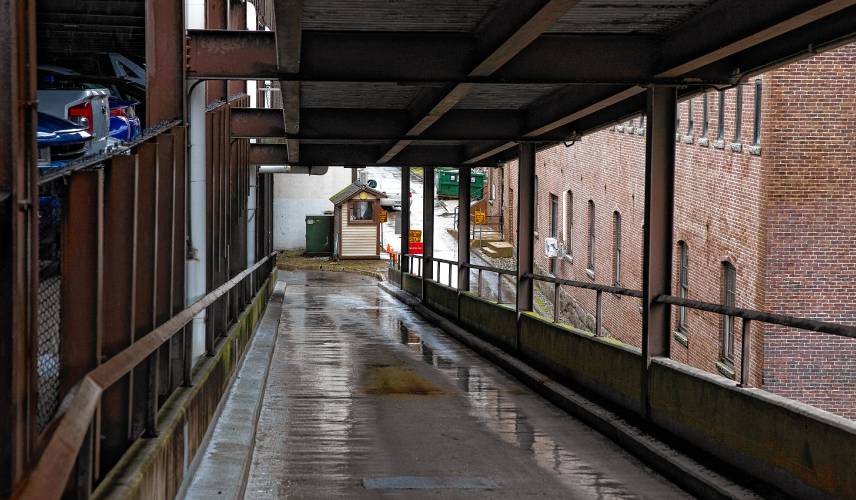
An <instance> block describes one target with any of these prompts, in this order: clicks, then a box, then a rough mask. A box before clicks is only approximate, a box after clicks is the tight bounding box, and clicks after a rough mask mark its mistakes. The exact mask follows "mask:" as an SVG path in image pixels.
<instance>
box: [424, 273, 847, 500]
mask: <svg viewBox="0 0 856 500" xmlns="http://www.w3.org/2000/svg"><path fill="white" fill-rule="evenodd" d="M416 281H417V282H418V280H416ZM418 290H419V288H417V291H418ZM427 290H428V292H427V294H428V296H429V300H428V303H429V305H431V307H432V308H433V309H435V310H437V311H438V312H440V313H442V314H445V315H446V316H447V317H450V318H454V317H455V316H454V315H453V314H450V313H445V312H444V309H448V308H450V303H449V301H450V300H451V298H452V295H451V294H452V293H454V290H452V289H448V287H443V286H441V285H435V284H430V285H429V286H428V288H427ZM411 293H413V292H411ZM457 300H458V306H459V307H458V311H459V315H460V316H459V317H458V318H457V319H458V322H459V323H461V324H462V325H463V326H465V327H467V328H468V329H470V330H471V331H473V333H476V334H477V335H479V336H480V337H482V338H484V339H485V340H488V341H490V342H492V343H494V344H496V345H498V346H500V347H502V348H503V349H505V350H506V351H508V352H510V353H511V354H512V355H515V356H517V357H519V358H520V359H522V360H523V361H525V362H527V363H530V364H532V365H533V366H536V367H537V368H539V369H540V370H541V371H543V372H545V374H546V375H548V376H551V377H553V378H555V379H556V380H559V381H562V382H565V383H567V384H568V385H569V386H570V387H572V388H574V387H576V388H585V389H586V390H588V391H590V392H593V393H595V394H597V395H599V396H601V397H603V398H605V399H606V400H609V401H611V402H613V403H614V404H616V405H618V406H620V407H622V408H625V409H627V410H630V411H632V412H634V413H637V414H639V413H640V411H641V410H640V406H641V397H640V394H641V390H642V376H643V375H642V370H641V362H642V360H641V352H640V351H639V350H638V349H636V348H633V347H630V346H625V345H623V344H618V343H615V342H614V341H612V340H609V339H601V338H595V337H593V336H591V334H589V333H587V332H582V331H579V330H576V329H574V328H572V327H570V326H568V325H555V324H553V323H552V322H551V321H549V320H547V319H545V318H541V317H540V316H538V315H535V314H533V313H524V314H521V315H520V317H519V320H518V317H517V316H518V315H517V313H516V311H515V310H514V308H513V307H511V306H506V305H500V304H496V303H494V302H490V301H488V300H485V299H482V298H479V297H477V296H475V295H473V294H472V293H469V292H464V293H458V294H457ZM648 386H649V388H648V390H649V394H650V401H649V403H650V416H649V417H647V418H650V421H651V422H653V423H654V424H655V425H657V426H658V427H660V428H661V429H663V430H664V431H665V432H667V433H670V434H672V435H676V436H678V437H680V438H682V439H683V440H685V441H687V442H688V443H690V444H692V445H694V446H696V447H698V448H699V449H702V450H704V451H706V452H708V453H710V454H712V455H714V456H716V457H718V458H720V459H722V460H723V461H725V462H726V463H729V464H732V465H734V466H736V467H738V468H740V469H741V470H744V471H746V472H747V473H748V474H750V475H752V476H755V477H757V478H759V479H761V480H763V481H766V482H769V483H771V484H774V485H776V486H778V487H779V488H781V489H782V490H783V491H785V492H787V493H788V494H792V495H794V496H797V497H802V498H856V472H854V466H856V422H852V421H850V420H847V419H844V418H841V417H837V416H835V415H832V414H831V413H827V412H824V411H821V410H818V409H816V408H813V407H810V406H808V405H804V404H801V403H797V402H795V401H792V400H789V399H786V398H782V397H779V396H775V395H773V394H770V393H768V392H766V391H763V390H760V389H745V388H741V387H738V386H737V384H736V383H735V382H733V381H731V380H728V379H725V378H723V377H719V376H717V375H713V374H710V373H707V372H703V371H701V370H697V369H694V368H691V367H689V366H686V365H682V364H680V363H677V362H674V361H671V360H669V359H662V358H655V359H654V360H653V361H652V363H651V368H650V370H649V372H648Z"/></svg>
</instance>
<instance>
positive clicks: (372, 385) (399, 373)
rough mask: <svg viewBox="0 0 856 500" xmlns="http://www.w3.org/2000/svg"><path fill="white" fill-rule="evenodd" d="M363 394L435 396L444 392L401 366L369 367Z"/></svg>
mask: <svg viewBox="0 0 856 500" xmlns="http://www.w3.org/2000/svg"><path fill="white" fill-rule="evenodd" d="M363 392H365V393H366V394H374V395H412V396H436V395H440V394H444V393H445V392H444V391H443V390H442V389H440V388H439V387H437V386H435V385H434V384H432V383H431V382H428V381H427V380H425V379H424V378H422V377H420V376H419V375H418V374H417V373H416V372H414V371H413V370H411V369H409V368H407V367H405V366H402V365H397V366H384V365H380V366H377V365H376V366H371V367H369V369H368V372H367V373H366V376H365V383H364V384H363Z"/></svg>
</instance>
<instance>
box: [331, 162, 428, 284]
mask: <svg viewBox="0 0 856 500" xmlns="http://www.w3.org/2000/svg"><path fill="white" fill-rule="evenodd" d="M410 201H411V199H410V168H409V167H402V168H401V255H400V256H399V258H400V259H401V265H400V266H399V267H400V268H401V273H402V275H403V274H404V273H406V272H409V271H410V259H408V258H405V257H404V254H408V253H410ZM340 244H341V243H340Z"/></svg>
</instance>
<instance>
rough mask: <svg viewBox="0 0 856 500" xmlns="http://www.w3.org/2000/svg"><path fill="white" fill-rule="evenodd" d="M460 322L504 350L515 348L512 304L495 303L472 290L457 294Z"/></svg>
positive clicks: (515, 312) (514, 317)
mask: <svg viewBox="0 0 856 500" xmlns="http://www.w3.org/2000/svg"><path fill="white" fill-rule="evenodd" d="M459 300H460V305H459V307H460V313H459V314H460V316H459V320H460V322H461V323H462V324H463V325H464V326H466V327H468V328H470V329H472V331H473V332H474V333H476V334H477V335H479V336H480V337H482V338H484V339H485V340H487V341H488V342H491V343H492V344H495V345H497V346H499V347H501V348H503V349H505V350H506V351H509V352H515V351H516V349H517V311H515V310H514V307H513V306H510V305H505V304H497V303H496V302H491V301H489V300H487V299H483V298H481V297H479V296H477V295H475V294H474V293H472V292H463V293H461V294H460V295H459Z"/></svg>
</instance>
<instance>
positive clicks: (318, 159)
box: [250, 144, 496, 167]
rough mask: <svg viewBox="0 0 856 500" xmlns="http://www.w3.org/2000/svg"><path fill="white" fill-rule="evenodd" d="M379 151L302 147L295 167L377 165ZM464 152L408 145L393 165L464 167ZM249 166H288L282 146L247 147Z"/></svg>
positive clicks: (356, 147) (346, 146) (354, 147)
mask: <svg viewBox="0 0 856 500" xmlns="http://www.w3.org/2000/svg"><path fill="white" fill-rule="evenodd" d="M380 151H381V146H380V145H364V144H304V145H303V152H304V154H303V158H302V160H301V161H300V162H299V163H297V165H305V166H327V165H343V166H360V167H363V166H369V165H378V163H377V162H376V161H375V158H377V154H378V153H379V152H380ZM464 159H465V155H464V150H463V148H462V147H461V146H412V147H410V148H408V149H407V150H406V151H404V152H403V153H402V155H401V156H399V157H398V158H396V161H395V164H396V166H401V167H419V166H424V165H425V164H426V163H428V162H430V161H432V160H433V161H436V162H437V163H438V164H441V165H444V166H461V165H464ZM250 164H251V165H292V166H297V165H295V164H293V163H291V162H289V161H288V155H287V148H286V146H285V145H284V144H252V145H251V146H250ZM469 166H477V167H495V166H496V163H488V162H479V163H475V164H472V165H469Z"/></svg>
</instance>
